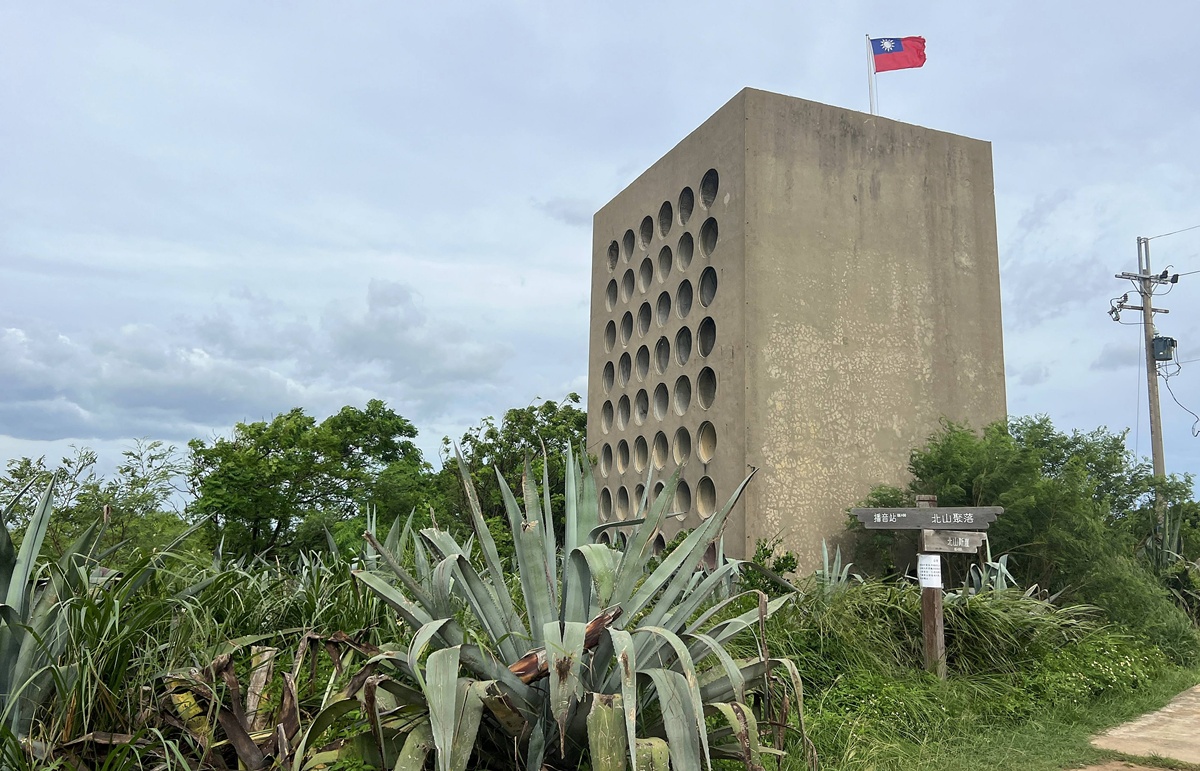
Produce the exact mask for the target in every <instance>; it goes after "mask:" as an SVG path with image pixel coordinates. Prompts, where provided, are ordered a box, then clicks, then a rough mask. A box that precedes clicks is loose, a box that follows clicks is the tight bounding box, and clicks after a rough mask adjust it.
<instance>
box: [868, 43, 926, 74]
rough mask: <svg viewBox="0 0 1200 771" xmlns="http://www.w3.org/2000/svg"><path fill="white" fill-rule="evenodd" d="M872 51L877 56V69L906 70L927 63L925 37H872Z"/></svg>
mask: <svg viewBox="0 0 1200 771" xmlns="http://www.w3.org/2000/svg"><path fill="white" fill-rule="evenodd" d="M871 53H872V54H874V56H875V71H876V72H888V71H889V70H905V69H908V68H910V67H920V66H922V65H923V64H925V38H923V37H880V38H874V37H873V38H871Z"/></svg>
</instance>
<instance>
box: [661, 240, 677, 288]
mask: <svg viewBox="0 0 1200 771" xmlns="http://www.w3.org/2000/svg"><path fill="white" fill-rule="evenodd" d="M673 261H674V260H673V257H672V255H671V247H669V246H664V247H663V248H662V249H659V250H658V282H659V283H660V284H661V283H662V282H664V281H666V280H667V276H670V275H671V264H672V262H673Z"/></svg>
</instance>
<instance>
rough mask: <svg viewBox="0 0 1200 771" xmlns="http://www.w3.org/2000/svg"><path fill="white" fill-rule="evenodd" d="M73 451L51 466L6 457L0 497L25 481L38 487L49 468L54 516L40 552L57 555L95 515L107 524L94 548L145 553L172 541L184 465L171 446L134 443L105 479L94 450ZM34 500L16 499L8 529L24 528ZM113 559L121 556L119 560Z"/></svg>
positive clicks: (177, 528)
mask: <svg viewBox="0 0 1200 771" xmlns="http://www.w3.org/2000/svg"><path fill="white" fill-rule="evenodd" d="M72 449H73V451H74V452H73V454H72V455H69V456H67V457H64V458H62V459H61V460H60V461H59V464H58V466H57V467H56V468H51V467H50V466H49V465H48V464H47V462H46V458H45V456H42V457H39V458H36V459H34V458H19V459H16V460H12V461H9V463H8V464H7V467H6V473H5V474H4V476H2V477H0V499H2V500H5V501H8V500H11V499H12V498H13V497H14V496H15V495H16V494H17V493H18V492H19V491H20V490H21V489H22V488H23V487H24V486H25V485H26V483H28V482H29V481H31V480H33V481H34V488H35V489H41V488H43V487H44V486H45V485H46V484H48V483H49V482H50V479H51V476H52V474H53V472H54V471H58V472H59V473H58V476H57V478H56V481H55V490H54V496H55V501H56V504H55V515H54V517H53V518H51V520H50V525H49V528H48V530H47V532H46V538H45V541H44V542H43V547H42V550H43V552H45V553H48V554H60V553H62V552H63V551H64V550H66V548H67V547H68V546H69V545H70V544H71V543H72V542H74V541H75V539H76V538H77V537H78V536H79V534H80V533H82V532H83V531H84V530H85V529H86V528H87V527H88V526H90V525H91V524H92V523H93V522H95V520H96V519H97V518H98V517H101V516H103V517H105V518H106V519H107V521H108V525H107V527H106V529H105V532H104V536H103V538H102V539H101V541H100V544H99V548H101V549H108V548H111V547H113V546H116V545H117V544H125V545H126V546H127V547H128V548H124V549H122V550H121V554H126V555H129V554H133V553H134V552H136V551H141V552H147V551H151V550H154V549H156V548H160V547H161V546H163V545H164V544H166V543H168V542H170V541H171V540H173V539H174V538H175V537H176V536H177V535H178V534H179V533H181V532H182V531H183V530H184V529H185V528H186V523H185V522H184V521H183V519H182V518H181V517H180V516H179V514H178V513H177V512H176V511H175V510H174V506H175V502H176V500H177V498H178V497H179V493H180V490H179V489H178V488H177V480H178V479H179V478H180V475H181V474H182V472H183V464H182V462H181V461H180V459H179V456H178V453H177V452H176V450H175V448H174V447H172V446H170V445H167V444H164V443H163V442H160V441H141V440H139V441H137V442H135V443H134V445H133V446H132V447H131V448H130V449H128V450H125V451H124V452H122V453H121V462H120V463H119V464H118V465H117V468H116V472H115V474H114V475H113V476H111V477H110V478H104V477H102V476H101V475H100V474H99V473H98V472H97V470H96V466H97V462H98V458H97V455H96V453H95V451H93V450H91V449H89V448H86V447H82V448H72ZM34 504H35V500H34V497H33V496H29V495H27V496H26V497H25V498H24V499H23V500H18V501H17V502H16V507H15V509H14V511H13V513H12V521H11V522H10V523H9V525H10V527H13V528H14V529H21V528H24V526H25V524H26V523H27V522H28V520H29V516H30V515H31V513H32V511H33V506H34ZM118 562H120V560H119V559H118Z"/></svg>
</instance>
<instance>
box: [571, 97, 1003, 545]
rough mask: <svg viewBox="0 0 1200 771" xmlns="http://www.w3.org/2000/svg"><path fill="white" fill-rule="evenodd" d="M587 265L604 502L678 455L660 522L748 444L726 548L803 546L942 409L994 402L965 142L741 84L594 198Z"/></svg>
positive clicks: (903, 457) (625, 493)
mask: <svg viewBox="0 0 1200 771" xmlns="http://www.w3.org/2000/svg"><path fill="white" fill-rule="evenodd" d="M689 193H690V195H691V197H692V199H693V201H694V203H693V205H692V207H691V213H690V216H686V217H685V216H684V211H685V210H686V209H687V205H686V199H687V198H688V195H689ZM660 215H661V216H660ZM643 225H645V227H643ZM688 240H691V241H692V243H693V244H694V246H693V248H692V249H691V250H690V251H691V257H690V260H689V259H687V257H686V255H687V253H688V251H689V250H688V248H687V245H686V243H687V241H688ZM664 250H665V251H664ZM664 255H668V257H664ZM668 262H669V263H670V268H669V270H668V269H667V267H666V266H667V263H668ZM685 284H686V286H685ZM592 287H593V289H592V331H591V341H590V344H591V355H590V374H589V388H588V415H589V418H588V419H589V442H590V443H591V444H590V449H591V451H592V452H594V453H595V454H596V455H597V457H599V459H600V464H599V469H598V476H597V481H598V483H599V486H600V487H601V490H602V496H604V497H603V498H602V513H604V514H607V515H609V516H612V517H617V518H630V517H632V516H634V515H635V513H636V510H637V501H638V498H640V493H641V492H642V485H644V483H645V480H646V477H647V474H648V473H649V472H650V471H651V470H653V473H654V476H655V478H656V479H662V478H664V477H667V476H669V475H670V474H671V473H673V472H674V471H675V470H676V468H679V466H680V464H681V463H682V470H681V478H682V479H683V481H684V489H685V490H686V491H687V494H686V495H683V494H681V495H680V496H679V497H678V498H677V500H676V501H675V503H676V508H677V509H678V510H679V511H680V512H681V513H683V514H685V517H683V518H681V520H679V522H678V524H673V525H672V526H671V527H670V528H668V529H666V531H665V532H664V533H663V535H664V538H668V539H669V538H670V537H671V535H673V533H674V531H675V530H677V529H678V527H679V526H683V527H690V526H694V525H695V524H696V523H697V522H699V521H700V518H701V517H705V516H708V515H709V514H710V513H711V512H712V510H713V509H714V508H715V507H719V506H720V505H721V504H722V503H723V502H724V501H725V500H726V499H727V498H728V496H729V495H730V494H731V493H732V491H733V490H734V488H735V487H736V486H737V484H738V483H739V482H740V481H741V480H742V479H743V478H744V477H745V475H746V474H747V473H748V471H749V469H750V468H751V467H758V468H760V469H761V471H760V473H759V475H758V477H757V478H756V480H755V482H754V483H753V484H752V485H751V487H750V488H749V493H748V495H747V496H746V497H745V498H744V499H743V502H742V504H741V505H740V506H739V509H740V511H739V512H736V516H735V517H733V519H732V520H731V523H730V525H729V527H728V528H727V530H726V543H727V546H728V548H729V549H730V551H732V552H733V553H739V552H743V553H748V552H750V551H751V550H752V549H753V548H754V544H755V542H756V540H757V539H759V538H769V537H772V536H774V535H777V534H778V535H782V536H783V538H784V542H785V544H786V545H787V546H788V547H789V548H791V549H793V550H796V551H797V552H798V553H799V554H800V556H801V558H802V560H803V563H804V566H805V568H812V567H815V566H816V565H817V562H818V560H819V559H820V543H821V539H822V538H823V537H829V536H833V535H836V534H838V533H840V532H841V531H842V530H843V527H844V521H845V508H846V507H847V506H849V505H851V504H852V503H853V502H854V501H856V500H858V499H860V498H861V497H862V496H863V495H865V493H866V492H867V491H868V490H869V489H870V488H871V486H873V485H875V484H878V483H881V482H902V481H904V478H905V466H906V463H907V458H908V453H909V451H910V450H911V449H912V447H914V446H916V445H918V444H920V443H921V441H923V440H924V439H925V438H926V437H927V436H928V435H929V434H930V433H932V432H933V431H934V430H935V429H936V428H937V423H938V420H939V419H940V418H941V417H942V416H948V417H950V418H952V419H954V420H961V421H966V422H969V423H971V424H973V425H982V424H983V423H986V422H988V421H991V420H995V419H999V418H1002V417H1004V415H1005V399H1004V371H1003V350H1002V340H1001V325H1000V292H999V276H998V260H997V253H996V232H995V215H994V200H993V194H992V172H991V151H990V146H989V145H988V144H987V143H985V142H981V141H978V140H972V139H967V138H964V137H958V136H954V135H951V134H945V133H941V132H935V131H930V130H928V129H924V128H920V127H917V126H910V125H906V124H901V123H897V122H895V121H890V120H887V119H884V118H877V117H873V116H870V115H864V114H862V113H856V112H852V111H848V110H843V109H839V108H835V107H829V106H826V105H820V104H816V103H813V102H808V101H804V100H800V99H793V98H790V97H784V96H780V95H777V94H770V93H766V92H762V91H755V90H752V89H746V90H744V91H742V92H741V93H739V94H738V95H737V96H736V97H734V99H732V100H731V101H730V102H729V103H728V104H726V105H725V106H724V107H722V108H721V109H720V110H719V111H718V112H717V113H716V114H714V115H713V116H712V117H711V118H710V119H709V120H708V121H706V122H705V123H704V124H703V125H702V126H700V127H699V128H698V129H696V131H694V132H693V133H692V134H691V135H689V136H688V137H687V138H686V139H684V140H683V141H682V142H681V143H680V144H679V145H678V146H676V147H675V148H674V149H672V150H671V151H670V152H669V153H667V154H666V155H665V156H664V157H663V158H662V159H661V160H659V161H658V162H657V163H656V164H655V165H654V166H652V167H651V168H650V169H649V170H647V171H646V172H645V173H644V174H642V175H641V176H640V177H639V178H638V179H637V180H635V181H634V182H633V183H632V184H631V185H630V186H629V187H628V188H626V189H625V190H624V191H622V193H621V194H620V195H618V196H617V197H616V198H615V199H614V200H613V201H612V202H610V203H609V204H608V205H607V206H605V207H604V208H603V209H601V210H600V212H598V213H597V214H596V217H595V221H594V235H593V268H592ZM689 289H690V290H691V295H692V301H691V304H690V308H689V310H688V312H687V314H686V315H681V313H680V307H681V304H686V296H687V294H688V291H687V290H689ZM664 295H666V301H669V302H670V305H671V308H670V311H669V312H667V313H665V314H660V310H659V303H660V302H666V301H664V300H663V299H662V298H663V296H664ZM714 330H715V331H714ZM688 339H690V341H691V345H690V349H689V347H688V346H687V345H686V343H687V341H688ZM710 346H711V348H710ZM663 347H665V349H669V356H667V357H665V358H663V359H661V360H660V359H659V357H658V356H657V355H656V354H657V352H658V351H660V350H663ZM685 350H687V356H686V357H685V356H682V355H681V354H682V353H683V352H684V351H685ZM639 363H643V366H639ZM626 373H627V374H626ZM682 391H689V392H690V393H688V394H682V393H681V392H682ZM656 394H657V395H658V396H659V397H660V398H656ZM684 395H686V396H687V398H686V399H684V398H683V396H684ZM714 439H715V441H714ZM656 445H657V446H658V447H659V448H660V452H659V453H656V452H655V449H654V448H655V447H656ZM643 448H644V449H643ZM664 448H665V451H662V450H663V449H664ZM656 461H657V462H656ZM651 484H652V486H653V483H651ZM652 489H653V487H652ZM626 501H628V503H626Z"/></svg>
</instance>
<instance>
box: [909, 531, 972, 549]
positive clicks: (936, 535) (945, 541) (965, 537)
mask: <svg viewBox="0 0 1200 771" xmlns="http://www.w3.org/2000/svg"><path fill="white" fill-rule="evenodd" d="M986 540H987V533H985V532H983V531H982V530H922V531H921V551H937V552H949V553H953V554H975V553H976V552H978V551H979V547H980V546H983V542H984V541H986Z"/></svg>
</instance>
